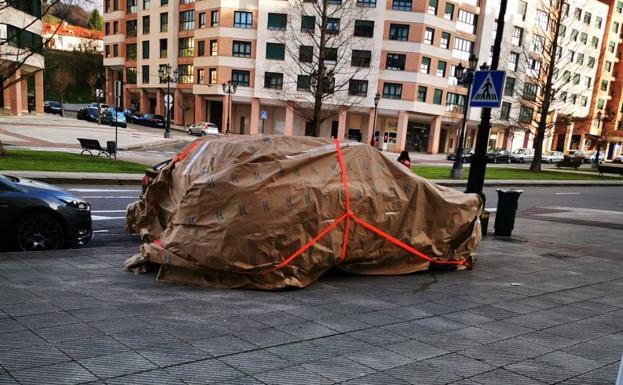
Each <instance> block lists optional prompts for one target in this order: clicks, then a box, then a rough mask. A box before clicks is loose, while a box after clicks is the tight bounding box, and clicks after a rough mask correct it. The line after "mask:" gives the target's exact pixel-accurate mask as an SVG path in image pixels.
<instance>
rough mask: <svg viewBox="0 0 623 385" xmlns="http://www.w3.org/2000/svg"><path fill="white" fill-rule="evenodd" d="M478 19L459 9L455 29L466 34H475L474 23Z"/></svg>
mask: <svg viewBox="0 0 623 385" xmlns="http://www.w3.org/2000/svg"><path fill="white" fill-rule="evenodd" d="M477 20H478V17H477V16H476V15H475V14H473V13H471V12H468V11H466V10H464V9H459V16H458V19H457V22H456V29H458V30H459V31H463V32H467V33H476V23H477Z"/></svg>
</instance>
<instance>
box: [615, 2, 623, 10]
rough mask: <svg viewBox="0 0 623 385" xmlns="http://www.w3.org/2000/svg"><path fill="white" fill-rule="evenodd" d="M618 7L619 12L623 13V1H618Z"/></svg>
mask: <svg viewBox="0 0 623 385" xmlns="http://www.w3.org/2000/svg"><path fill="white" fill-rule="evenodd" d="M616 8H617V12H618V13H622V12H623V2H621V1H617V5H616Z"/></svg>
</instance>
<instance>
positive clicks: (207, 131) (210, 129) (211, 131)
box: [201, 123, 219, 136]
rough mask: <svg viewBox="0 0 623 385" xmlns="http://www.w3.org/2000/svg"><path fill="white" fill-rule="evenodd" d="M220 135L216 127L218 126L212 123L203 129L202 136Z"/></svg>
mask: <svg viewBox="0 0 623 385" xmlns="http://www.w3.org/2000/svg"><path fill="white" fill-rule="evenodd" d="M218 134H219V131H218V127H216V124H212V123H210V124H208V125H206V126H205V127H203V128H202V129H201V136H206V135H218Z"/></svg>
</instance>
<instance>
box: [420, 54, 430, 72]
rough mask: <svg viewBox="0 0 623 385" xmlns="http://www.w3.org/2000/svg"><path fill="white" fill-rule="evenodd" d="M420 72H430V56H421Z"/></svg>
mask: <svg viewBox="0 0 623 385" xmlns="http://www.w3.org/2000/svg"><path fill="white" fill-rule="evenodd" d="M420 72H421V73H423V74H428V73H430V58H429V57H425V56H423V57H422V64H420Z"/></svg>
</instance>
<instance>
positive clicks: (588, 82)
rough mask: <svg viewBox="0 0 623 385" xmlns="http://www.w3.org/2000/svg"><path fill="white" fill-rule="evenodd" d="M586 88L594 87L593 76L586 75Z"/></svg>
mask: <svg viewBox="0 0 623 385" xmlns="http://www.w3.org/2000/svg"><path fill="white" fill-rule="evenodd" d="M585 85H586V88H592V87H593V78H591V77H590V76H587V77H586V83H585Z"/></svg>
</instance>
